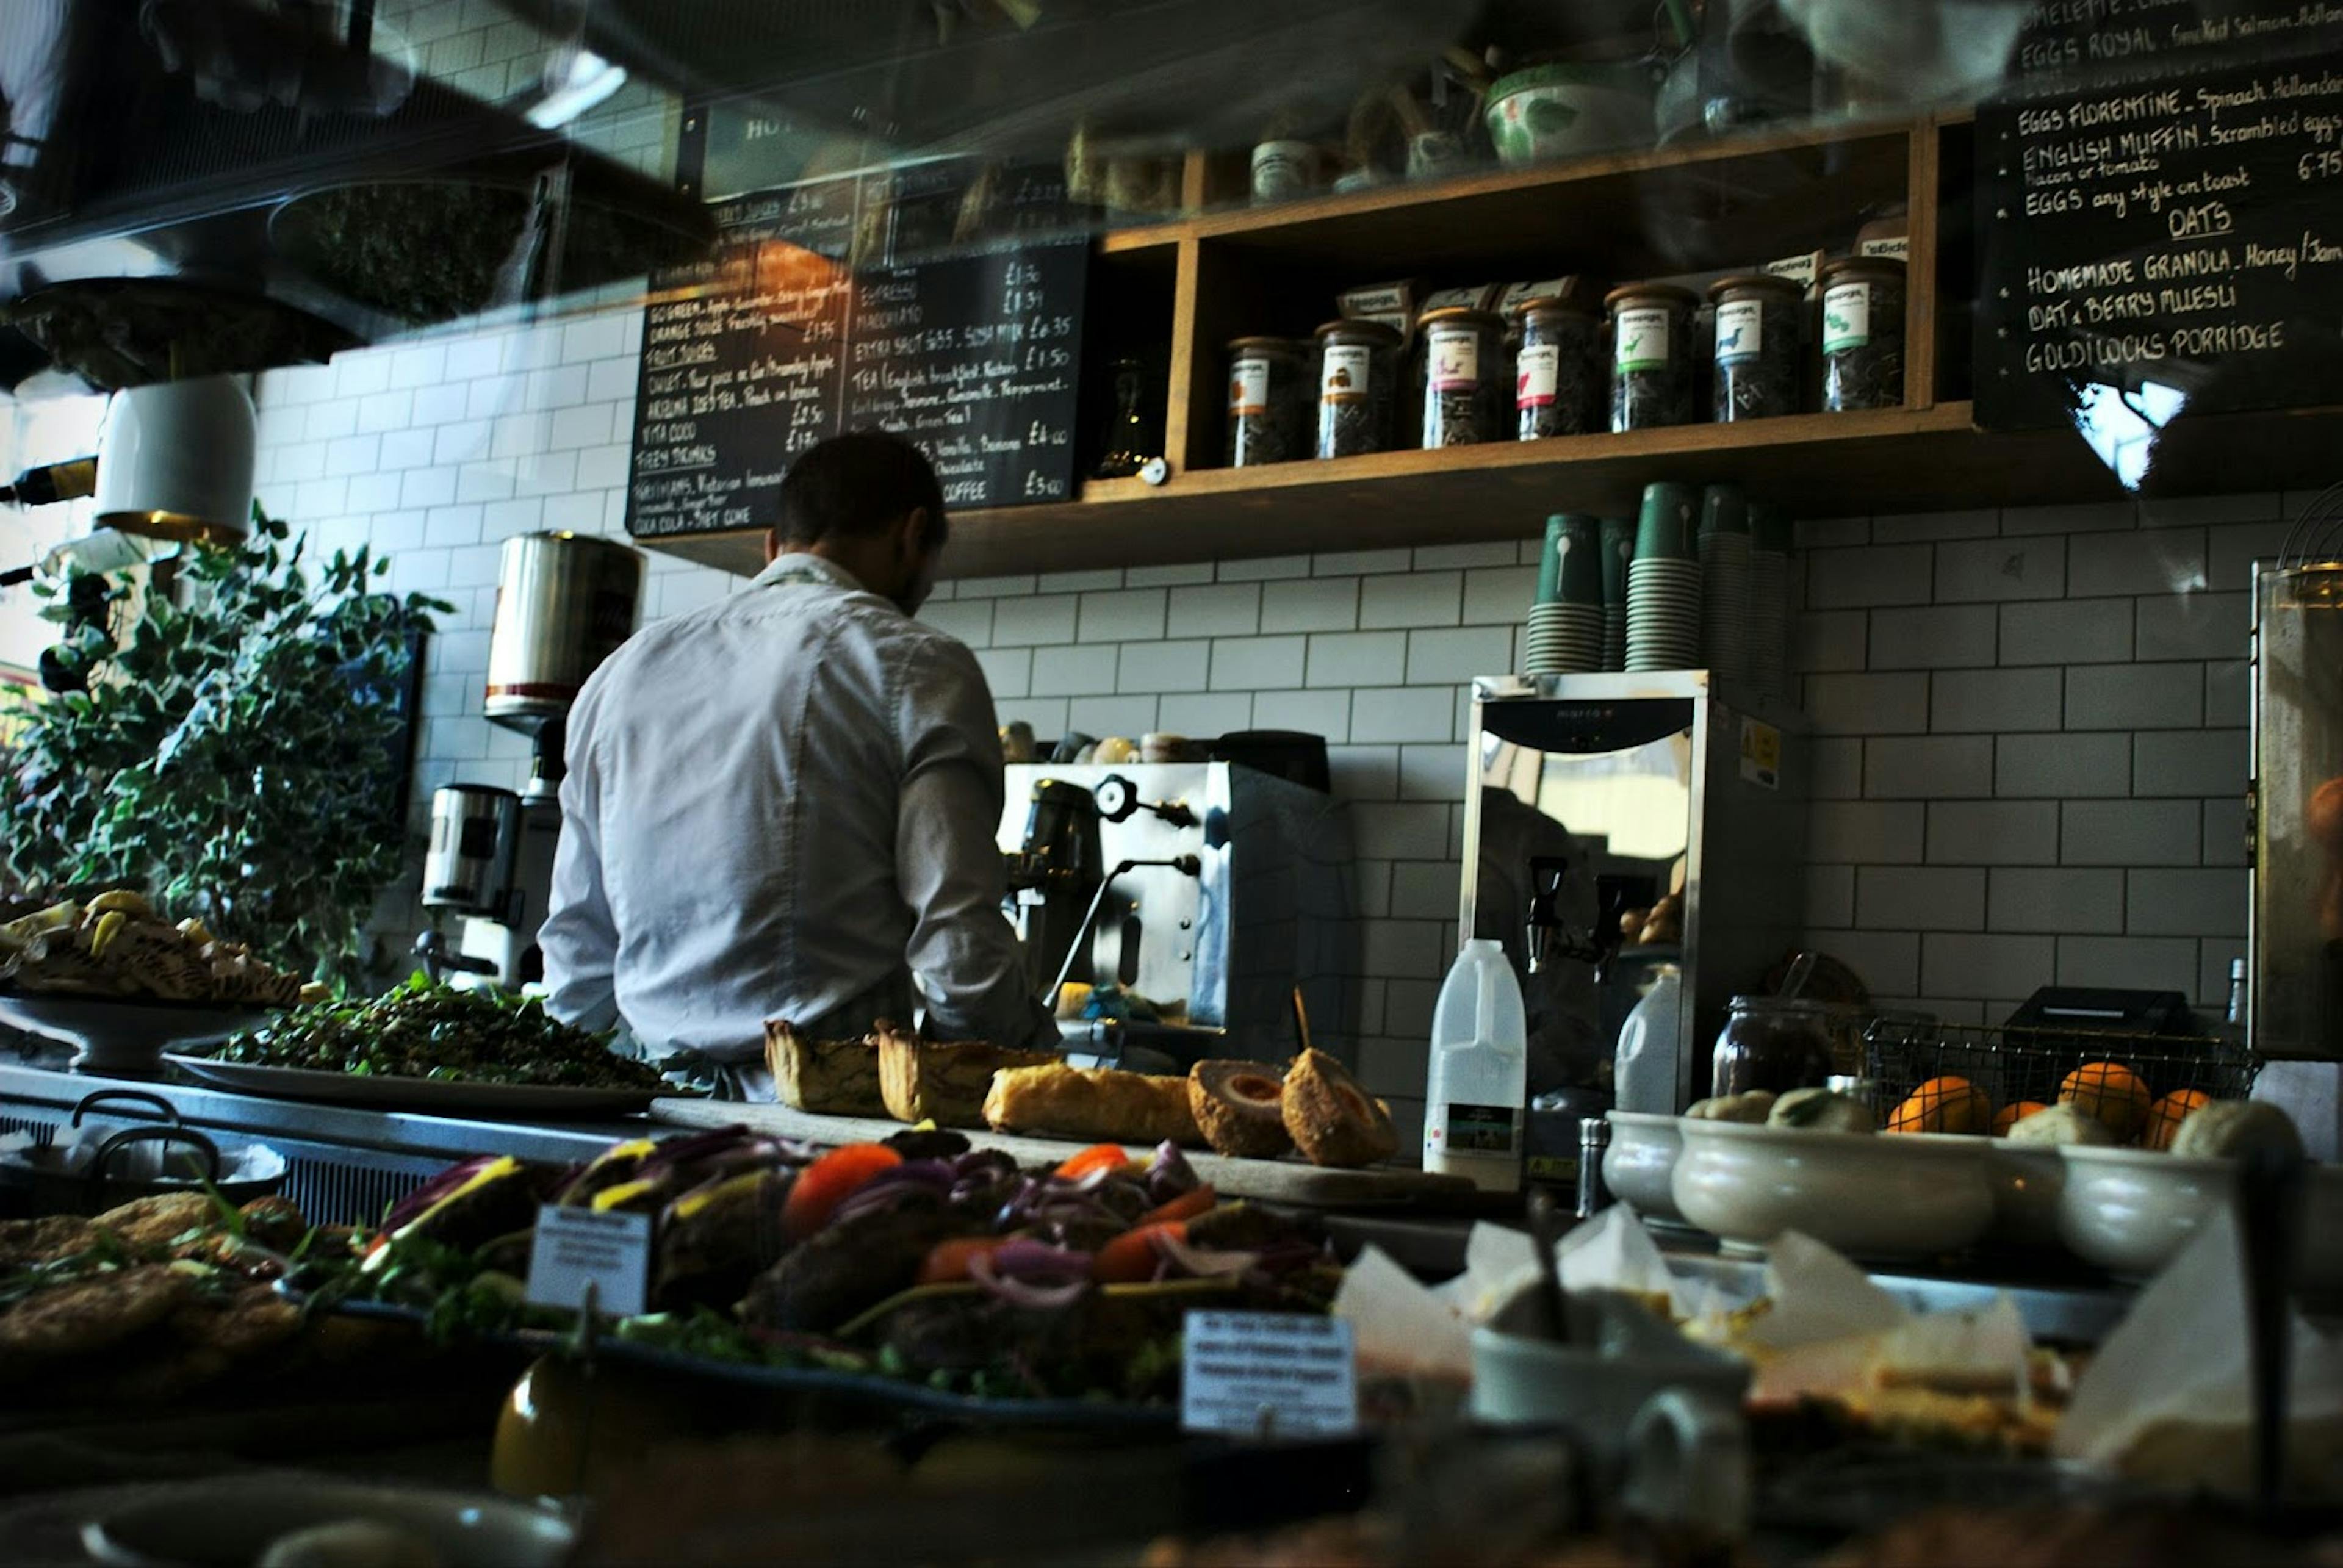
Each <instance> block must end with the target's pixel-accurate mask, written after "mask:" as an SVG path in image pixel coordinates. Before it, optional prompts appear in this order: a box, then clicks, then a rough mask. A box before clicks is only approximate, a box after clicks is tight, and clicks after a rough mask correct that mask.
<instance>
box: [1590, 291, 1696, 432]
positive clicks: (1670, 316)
mask: <svg viewBox="0 0 2343 1568" xmlns="http://www.w3.org/2000/svg"><path fill="white" fill-rule="evenodd" d="M1697 303H1698V301H1696V300H1695V299H1694V297H1693V293H1692V290H1690V289H1688V288H1678V287H1677V286H1675V285H1674V284H1672V283H1631V284H1628V285H1627V286H1624V288H1614V289H1613V290H1612V291H1611V292H1610V293H1609V294H1607V295H1605V296H1604V299H1603V307H1604V309H1605V310H1606V311H1608V312H1609V313H1610V316H1611V428H1613V429H1614V430H1653V429H1657V428H1659V427H1662V426H1666V425H1689V424H1691V423H1692V419H1693V396H1692V393H1693V360H1694V354H1693V341H1692V321H1693V307H1694V305H1696V304H1697Z"/></svg>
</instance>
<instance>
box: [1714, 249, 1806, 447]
mask: <svg viewBox="0 0 2343 1568" xmlns="http://www.w3.org/2000/svg"><path fill="white" fill-rule="evenodd" d="M1805 297H1806V291H1805V289H1803V288H1801V287H1799V286H1798V285H1797V284H1796V282H1795V281H1794V280H1793V279H1790V278H1786V277H1774V276H1768V275H1766V274H1764V273H1752V274H1750V275H1748V276H1743V277H1726V278H1720V279H1719V280H1718V281H1716V282H1715V283H1713V284H1711V285H1709V289H1708V298H1709V303H1710V304H1711V305H1713V306H1715V308H1716V376H1715V381H1714V382H1713V383H1712V384H1711V385H1712V386H1713V387H1714V389H1715V390H1714V397H1713V398H1712V401H1711V403H1710V405H1709V417H1710V418H1712V419H1714V420H1715V421H1716V422H1717V423H1718V424H1720V425H1729V424H1731V423H1732V422H1733V421H1734V420H1735V419H1774V418H1778V417H1781V416H1782V415H1785V414H1795V413H1796V412H1797V411H1798V365H1799V354H1798V341H1799V337H1800V333H1799V330H1798V329H1799V327H1800V324H1801V323H1800V318H1801V317H1803V316H1804V315H1805Z"/></svg>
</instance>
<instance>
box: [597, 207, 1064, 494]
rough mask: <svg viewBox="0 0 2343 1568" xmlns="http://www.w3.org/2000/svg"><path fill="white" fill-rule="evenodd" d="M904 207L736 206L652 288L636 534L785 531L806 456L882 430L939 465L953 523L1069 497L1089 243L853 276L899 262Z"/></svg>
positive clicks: (1042, 243)
mask: <svg viewBox="0 0 2343 1568" xmlns="http://www.w3.org/2000/svg"><path fill="white" fill-rule="evenodd" d="M906 194H907V193H906V192H905V190H904V187H903V186H902V184H901V182H900V180H898V179H897V178H896V177H895V176H869V177H854V178H845V179H835V180H825V181H819V182H815V183H811V184H807V185H801V186H793V187H790V188H789V189H787V190H779V191H769V192H763V193H760V194H759V195H756V196H743V197H740V198H739V199H737V200H733V201H729V202H725V203H722V204H719V206H718V207H717V208H716V216H717V221H718V224H719V230H720V236H721V237H720V239H719V244H718V246H717V249H716V251H715V253H714V254H713V255H712V256H710V257H709V259H708V260H707V261H705V262H702V263H700V264H699V265H697V266H691V267H687V268H679V269H677V270H676V271H674V272H672V273H668V274H662V275H659V276H654V277H653V278H652V280H651V283H652V287H651V297H652V303H651V304H649V305H648V306H646V307H645V309H644V319H643V346H642V353H641V361H640V370H639V382H638V395H637V402H636V413H635V437H634V460H633V467H632V471H631V473H630V475H629V482H628V508H627V529H628V532H629V533H630V534H633V535H635V536H636V537H637V538H648V537H655V536H662V535H673V534H691V533H706V532H715V531H722V530H730V529H738V528H770V527H772V526H774V524H776V523H777V522H778V521H779V510H780V481H781V476H782V475H783V474H784V473H785V472H786V471H787V470H788V467H789V462H790V461H791V459H793V458H794V457H796V455H797V454H798V453H799V452H802V451H804V450H805V449H806V448H808V447H811V446H813V445H814V444H815V443H816V442H818V441H820V440H822V439H823V438H825V437H830V436H834V435H838V434H840V433H841V432H843V431H847V430H858V429H869V428H874V427H875V428H885V429H889V430H894V431H898V432H900V433H901V434H903V435H905V436H907V437H910V439H911V440H913V441H914V442H916V443H917V444H918V445H919V446H920V449H921V450H923V451H925V452H926V453H927V455H928V457H929V459H930V461H931V462H933V463H934V465H935V467H936V474H937V477H938V478H939V479H940V481H941V482H942V486H943V492H944V504H945V505H946V506H947V507H949V508H953V509H955V510H960V509H968V508H984V507H1007V506H1018V505H1022V504H1026V503H1030V502H1045V501H1057V500H1063V499H1066V498H1069V497H1070V496H1071V495H1072V493H1073V490H1074V487H1075V469H1074V456H1075V448H1074V416H1075V409H1076V397H1077V388H1076V382H1077V373H1078V367H1079V365H1080V362H1081V317H1082V296H1083V289H1084V285H1085V282H1086V279H1087V276H1088V271H1089V246H1088V245H1087V243H1086V242H1084V241H1082V240H1081V239H1062V240H1038V241H1016V240H1005V241H1000V242H996V243H995V244H992V245H990V246H985V247H983V248H980V249H974V250H968V251H962V252H960V253H958V254H953V255H950V256H944V257H941V258H940V259H931V260H922V261H918V262H914V263H911V264H910V265H902V266H891V265H863V266H857V265H855V258H857V257H860V256H886V255H890V254H899V253H900V247H899V246H896V245H895V244H893V243H892V238H893V236H894V234H895V232H896V231H897V230H898V229H899V228H900V226H901V225H902V224H903V223H904V222H905V221H906V220H907V219H910V218H914V217H916V216H920V213H921V208H920V206H919V205H918V204H917V203H916V202H913V201H908V200H906V199H905V196H906ZM1060 195H1061V196H1062V187H1060ZM1004 199H1006V198H1004ZM929 205H930V206H932V198H930V201H929ZM1011 216H1012V217H1013V214H1012V215H1011ZM1009 226H1011V228H1013V227H1014V226H1015V225H1014V224H1013V223H1011V225H1009Z"/></svg>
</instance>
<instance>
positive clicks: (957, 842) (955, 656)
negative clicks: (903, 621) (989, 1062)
mask: <svg viewBox="0 0 2343 1568" xmlns="http://www.w3.org/2000/svg"><path fill="white" fill-rule="evenodd" d="M898 712H899V715H900V718H899V723H900V730H901V739H902V749H903V779H902V789H901V795H900V805H899V806H898V808H897V809H898V813H899V815H898V819H897V824H896V833H895V869H896V878H897V880H898V882H899V884H900V887H901V889H902V891H903V899H904V901H905V902H906V903H907V904H908V905H909V906H910V911H911V920H912V925H911V938H910V944H909V946H908V948H907V950H906V951H905V954H904V957H905V959H906V960H907V961H908V962H909V964H910V969H911V972H912V974H913V975H915V976H916V977H918V979H919V981H920V989H921V990H923V991H924V992H925V993H926V995H927V999H928V1020H929V1030H930V1033H931V1034H933V1035H935V1036H937V1037H938V1038H940V1039H945V1040H990V1041H992V1042H993V1043H995V1044H997V1045H1010V1046H1025V1045H1045V1046H1054V1045H1055V1044H1056V1043H1057V1040H1058V1030H1057V1026H1056V1024H1055V1023H1053V1022H1052V1021H1051V1017H1050V1012H1049V1010H1048V1009H1047V1008H1045V1007H1043V1006H1042V1005H1041V1002H1040V1001H1039V1000H1037V999H1036V998H1035V997H1034V995H1033V988H1032V986H1031V982H1030V981H1029V980H1028V979H1027V976H1026V973H1025V959H1024V953H1023V950H1021V948H1020V947H1019V946H1018V944H1017V934H1016V932H1015V930H1013V929H1011V926H1010V924H1009V919H1008V917H1007V916H1006V915H1005V914H1003V913H1002V912H1001V899H1002V896H1003V894H1004V892H1005V890H1006V872H1005V870H1004V869H1003V866H1002V863H1001V851H1000V849H999V847H998V846H997V844H996V843H995V842H994V838H993V835H994V834H995V833H996V832H997V831H998V830H999V829H1000V825H1001V804H1002V795H1003V790H1004V786H1003V784H1002V774H1001V735H1000V727H999V724H998V722H997V721H996V719H995V718H994V714H993V709H992V693H991V691H990V689H988V688H987V687H986V685H985V682H984V671H983V669H982V668H980V667H979V666H978V664H977V662H976V658H975V656H974V655H972V654H970V652H969V651H968V649H967V648H962V647H961V646H960V645H959V644H958V643H951V642H945V641H942V640H940V639H922V640H921V641H920V642H919V643H917V644H915V645H914V646H913V648H912V650H911V652H910V657H909V658H908V659H907V661H906V667H905V676H904V681H903V690H902V694H901V699H900V707H899V709H898Z"/></svg>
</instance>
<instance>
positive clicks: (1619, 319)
mask: <svg viewBox="0 0 2343 1568" xmlns="http://www.w3.org/2000/svg"><path fill="white" fill-rule="evenodd" d="M1612 331H1613V333H1614V335H1615V341H1614V346H1613V347H1614V356H1613V357H1614V360H1615V362H1616V363H1617V365H1618V367H1619V368H1620V369H1622V370H1664V369H1666V368H1667V367H1668V308H1667V307H1666V306H1664V305H1639V306H1634V307H1629V308H1627V309H1624V310H1622V311H1620V312H1619V313H1618V315H1617V316H1616V317H1614V321H1613V327H1612Z"/></svg>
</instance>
